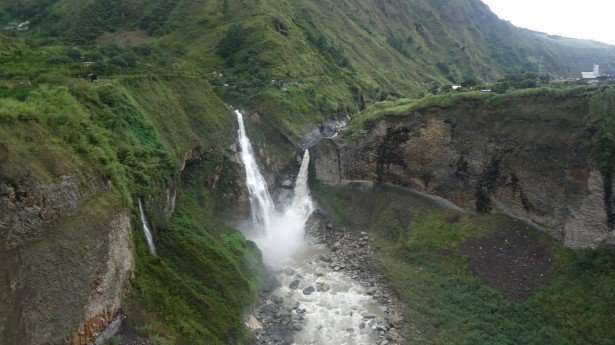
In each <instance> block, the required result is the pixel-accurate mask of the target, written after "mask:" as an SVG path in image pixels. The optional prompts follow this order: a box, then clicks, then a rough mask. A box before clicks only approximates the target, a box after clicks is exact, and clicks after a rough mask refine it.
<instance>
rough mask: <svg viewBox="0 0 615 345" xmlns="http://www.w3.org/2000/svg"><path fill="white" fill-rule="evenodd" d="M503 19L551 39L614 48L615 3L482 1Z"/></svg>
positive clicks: (592, 0) (586, 0) (598, 0)
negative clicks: (593, 42)
mask: <svg viewBox="0 0 615 345" xmlns="http://www.w3.org/2000/svg"><path fill="white" fill-rule="evenodd" d="M483 2H485V3H486V4H487V5H489V7H490V8H491V9H492V10H493V12H495V13H496V14H497V15H498V16H499V17H500V18H502V19H505V20H508V21H510V22H512V23H513V24H515V25H516V26H520V27H524V28H528V29H531V30H536V31H542V32H546V33H549V34H552V35H560V36H567V37H574V38H584V39H592V40H596V41H602V42H606V43H610V44H615V29H614V26H613V18H614V17H613V16H615V1H610V0H483Z"/></svg>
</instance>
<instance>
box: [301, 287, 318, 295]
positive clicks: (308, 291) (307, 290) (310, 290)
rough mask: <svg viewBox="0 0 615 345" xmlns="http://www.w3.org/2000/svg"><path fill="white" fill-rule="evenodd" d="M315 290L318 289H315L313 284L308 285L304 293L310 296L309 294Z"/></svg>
mask: <svg viewBox="0 0 615 345" xmlns="http://www.w3.org/2000/svg"><path fill="white" fill-rule="evenodd" d="M314 291H316V289H314V287H313V286H308V287H306V288H305V289H303V294H304V295H306V296H309V295H311V294H313V293H314Z"/></svg>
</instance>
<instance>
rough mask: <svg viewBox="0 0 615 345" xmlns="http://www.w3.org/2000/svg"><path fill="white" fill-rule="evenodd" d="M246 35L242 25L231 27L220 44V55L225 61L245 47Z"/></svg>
mask: <svg viewBox="0 0 615 345" xmlns="http://www.w3.org/2000/svg"><path fill="white" fill-rule="evenodd" d="M246 33H247V32H246V30H244V28H243V27H242V26H241V24H233V25H231V27H230V28H229V29H228V31H226V34H225V35H224V38H222V40H221V41H220V42H219V43H218V54H219V55H220V56H222V57H223V58H225V59H230V58H232V57H233V55H235V53H237V52H239V51H240V50H241V48H242V46H243V45H244V43H245V36H246Z"/></svg>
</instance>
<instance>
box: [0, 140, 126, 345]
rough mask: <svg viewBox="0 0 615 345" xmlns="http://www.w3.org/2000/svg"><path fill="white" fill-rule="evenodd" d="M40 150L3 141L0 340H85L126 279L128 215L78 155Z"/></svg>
mask: <svg viewBox="0 0 615 345" xmlns="http://www.w3.org/2000/svg"><path fill="white" fill-rule="evenodd" d="M18 132H20V131H19V130H18ZM20 134H22V133H20ZM35 141H38V139H35ZM39 144H41V143H40V142H34V143H33V145H28V147H27V148H24V147H23V146H19V145H15V144H13V143H7V144H3V145H2V155H1V157H0V210H2V212H0V244H1V247H0V344H3V345H4V344H7V345H8V344H11V345H13V344H60V343H70V344H86V342H87V341H89V340H91V339H92V338H94V337H95V336H96V335H97V334H99V333H100V332H102V331H103V330H104V329H105V328H106V327H107V325H108V324H109V323H110V322H111V321H113V319H115V318H116V317H117V316H118V314H119V313H120V310H121V308H122V302H123V299H124V297H125V296H126V293H127V291H128V287H129V283H130V281H131V279H132V277H133V273H134V268H135V257H134V248H133V247H134V244H133V239H132V230H131V222H130V212H129V210H128V209H126V208H124V207H123V206H122V203H121V202H120V200H119V198H118V196H117V195H115V193H114V192H113V191H112V190H111V189H110V188H109V187H108V186H107V185H106V183H105V182H104V181H103V180H101V179H99V178H94V177H93V176H95V175H93V174H92V171H91V169H88V168H87V167H85V166H84V165H82V163H83V162H82V161H81V160H80V159H78V158H74V159H72V160H67V159H66V156H64V155H70V153H69V152H66V151H63V150H59V151H55V150H54V149H53V148H51V147H44V146H39ZM25 153H28V154H27V155H24V154H25Z"/></svg>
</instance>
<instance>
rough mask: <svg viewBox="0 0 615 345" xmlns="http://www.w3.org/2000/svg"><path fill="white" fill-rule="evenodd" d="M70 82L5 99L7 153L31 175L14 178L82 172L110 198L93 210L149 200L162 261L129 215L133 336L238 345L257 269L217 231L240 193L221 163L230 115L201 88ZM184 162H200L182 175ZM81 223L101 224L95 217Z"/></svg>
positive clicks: (134, 81) (19, 90)
mask: <svg viewBox="0 0 615 345" xmlns="http://www.w3.org/2000/svg"><path fill="white" fill-rule="evenodd" d="M67 80H68V79H66V80H61V81H60V82H55V83H52V82H45V83H43V82H38V83H36V84H30V85H28V84H18V85H16V86H14V87H9V86H7V87H5V88H3V89H2V98H1V99H0V133H2V138H3V144H8V145H10V146H9V147H10V149H11V150H14V151H16V152H19V153H20V156H23V159H24V162H22V164H20V165H19V166H28V167H30V171H22V172H16V173H15V175H17V176H19V175H28V174H30V175H35V176H40V178H42V179H45V178H46V176H45V174H46V170H45V169H43V167H44V166H46V165H50V164H51V165H52V166H56V167H62V168H54V169H56V170H57V169H63V170H64V171H65V172H64V174H68V173H69V172H68V171H69V170H68V168H65V167H71V166H73V165H79V167H77V170H78V174H79V175H80V176H81V177H82V178H83V179H84V180H85V181H87V183H88V184H94V185H96V184H99V183H102V184H103V185H107V186H109V187H110V188H111V190H109V191H106V192H105V193H101V197H98V198H96V201H95V202H92V203H91V204H92V205H93V206H92V208H93V209H95V210H107V209H109V210H112V209H113V208H115V209H116V210H117V209H121V208H132V209H134V206H135V204H136V200H137V198H141V199H143V200H145V202H146V205H148V206H149V207H148V210H149V211H150V212H149V214H150V215H151V216H152V217H151V218H150V220H151V221H152V223H153V225H155V229H156V230H157V244H158V246H159V254H160V257H161V258H154V257H151V255H150V254H149V253H148V251H147V248H146V246H145V244H144V241H143V239H142V234H141V231H139V229H140V224H139V222H138V221H137V219H138V218H137V216H136V212H135V213H134V215H135V218H134V219H135V222H134V229H135V233H134V238H136V239H137V243H138V246H137V253H138V256H137V257H138V259H137V262H138V264H137V274H136V277H137V278H136V282H135V290H134V292H133V294H132V298H131V303H130V306H129V308H128V310H126V311H127V312H128V313H129V315H130V320H131V323H132V325H133V326H134V327H135V328H136V329H137V330H139V331H140V332H143V333H144V334H147V335H149V336H151V337H152V338H153V339H154V340H155V341H156V343H157V344H207V345H210V344H227V343H228V341H231V340H232V341H233V343H243V342H245V341H246V334H245V332H244V327H243V317H244V315H245V312H246V311H247V308H248V307H249V306H251V305H252V304H253V303H254V300H255V298H256V291H257V289H258V284H259V279H260V278H259V277H260V273H259V271H260V269H261V268H260V267H261V266H260V265H261V264H260V254H259V253H258V250H257V249H256V247H255V246H254V245H253V244H251V243H249V242H247V241H246V240H245V239H244V238H243V236H242V235H241V234H239V233H238V232H237V231H236V230H234V229H230V228H229V227H228V226H226V225H224V224H223V222H222V221H221V220H220V218H221V217H220V213H221V211H220V210H221V209H223V208H224V206H228V204H229V203H232V202H234V200H235V199H234V197H235V196H236V195H237V188H238V187H237V186H236V185H235V183H236V181H237V180H238V179H237V174H238V167H237V165H236V164H235V163H231V162H229V161H228V159H227V158H225V148H226V147H228V145H230V143H231V142H232V140H233V139H232V135H229V133H233V132H234V118H233V116H232V114H231V113H230V112H229V111H228V110H227V109H226V108H225V106H224V104H223V103H222V102H221V101H220V100H219V99H218V98H217V97H216V96H215V95H214V94H213V92H212V91H211V89H210V88H209V86H208V84H207V82H205V81H203V80H199V79H190V78H159V79H156V78H128V79H115V80H108V81H105V82H98V83H95V84H93V83H90V82H87V81H83V80H79V79H72V80H70V81H71V82H70V83H67V82H66V81H67ZM41 148H45V149H41ZM191 150H196V151H195V154H200V155H205V154H206V153H207V155H206V156H204V157H200V158H199V159H201V158H202V159H203V161H202V162H201V163H198V164H196V165H193V164H194V163H190V164H188V166H187V167H186V168H185V169H184V171H183V173H182V174H181V175H180V174H179V172H180V170H181V167H182V166H183V165H185V164H186V162H184V160H185V158H186V157H185V155H186V153H187V152H189V151H191ZM39 166H43V167H41V168H39ZM71 173H74V172H71ZM216 174H218V176H220V177H219V178H217V179H216V180H215V181H213V180H212V176H215V175H216ZM173 185H178V186H177V189H178V200H177V205H176V209H175V213H174V214H173V216H171V217H170V218H168V215H165V214H163V211H162V210H161V208H162V207H163V206H162V205H161V204H160V202H161V200H162V199H163V198H164V196H163V195H164V190H165V189H166V188H171V186H173ZM110 200H112V201H110ZM100 213H101V211H99V212H98V213H97V214H100ZM83 222H84V223H86V224H89V222H101V224H102V221H101V220H100V219H98V218H97V217H92V218H91V219H89V218H87V219H84V220H83ZM90 227H92V228H93V229H96V227H94V225H91V224H90V225H86V228H88V229H89V228H90ZM212 277H215V278H214V279H212Z"/></svg>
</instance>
